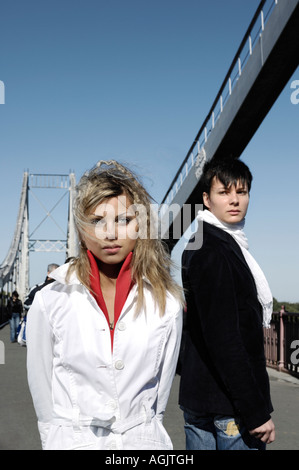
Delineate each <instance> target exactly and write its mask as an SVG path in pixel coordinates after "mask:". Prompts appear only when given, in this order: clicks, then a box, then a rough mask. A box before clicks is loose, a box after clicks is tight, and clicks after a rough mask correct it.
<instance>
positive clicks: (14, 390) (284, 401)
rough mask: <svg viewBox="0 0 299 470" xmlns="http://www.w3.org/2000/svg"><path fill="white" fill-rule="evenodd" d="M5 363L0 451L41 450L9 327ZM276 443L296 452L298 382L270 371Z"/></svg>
mask: <svg viewBox="0 0 299 470" xmlns="http://www.w3.org/2000/svg"><path fill="white" fill-rule="evenodd" d="M0 341H2V343H0V344H1V345H2V346H3V344H4V349H5V361H4V362H5V363H4V364H1V362H2V361H0V450H40V449H41V446H40V440H39V434H38V431H37V426H36V417H35V413H34V409H33V405H32V401H31V396H30V393H29V390H28V385H27V378H26V351H27V350H26V348H25V347H21V346H20V345H19V344H17V343H14V344H11V343H10V341H9V326H5V327H4V328H2V329H1V330H0ZM0 359H1V358H0ZM269 375H270V380H271V391H272V401H273V405H274V408H275V412H274V414H273V420H274V422H275V426H276V441H275V442H274V443H273V444H271V445H270V446H269V447H268V449H269V450H270V449H271V450H299V439H298V422H299V380H297V379H295V378H293V377H291V376H289V375H288V374H284V373H278V372H276V371H274V370H271V369H270V370H269ZM178 385H179V377H178V376H176V377H175V380H174V383H173V387H172V391H171V395H170V400H169V403H168V407H167V410H166V414H165V420H164V424H165V427H166V428H167V430H168V432H169V434H170V437H171V439H172V441H173V445H174V450H184V449H185V447H184V446H185V438H184V429H183V426H184V424H183V417H182V413H181V411H180V409H179V408H178V405H177V397H178Z"/></svg>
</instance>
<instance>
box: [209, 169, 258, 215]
mask: <svg viewBox="0 0 299 470" xmlns="http://www.w3.org/2000/svg"><path fill="white" fill-rule="evenodd" d="M203 201H204V205H205V206H206V207H207V208H208V209H209V210H210V211H211V212H212V214H214V215H215V217H217V219H218V220H220V221H221V222H224V223H226V224H237V223H238V222H241V221H242V220H243V219H244V217H245V216H246V213H247V209H248V204H249V192H248V188H247V185H246V186H244V185H243V184H241V182H240V181H238V183H237V184H236V185H233V184H232V185H231V186H229V187H225V186H224V184H223V183H221V181H219V180H218V179H217V178H216V177H214V179H213V182H212V186H211V190H210V194H208V193H203Z"/></svg>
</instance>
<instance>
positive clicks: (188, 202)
mask: <svg viewBox="0 0 299 470" xmlns="http://www.w3.org/2000/svg"><path fill="white" fill-rule="evenodd" d="M298 3H299V1H298V0H263V1H261V2H260V4H259V6H258V8H257V11H256V13H255V15H254V17H253V19H252V21H251V23H250V25H249V27H248V29H247V31H246V33H245V35H244V37H243V39H242V41H241V44H240V46H239V48H238V50H237V52H236V55H235V57H234V59H233V61H232V64H231V66H230V68H229V70H228V72H227V75H226V76H225V78H224V81H223V83H222V85H221V87H220V90H219V92H218V94H217V96H216V98H215V100H214V102H213V104H212V106H211V109H210V111H209V113H208V115H207V117H206V119H205V120H204V122H203V124H202V126H201V128H200V129H199V131H198V133H197V135H196V137H195V139H194V141H193V142H192V145H191V147H190V149H189V151H188V152H187V155H186V157H185V159H184V160H183V162H182V164H181V166H180V168H179V169H178V171H177V173H176V175H175V177H174V179H173V181H172V183H171V185H170V187H169V189H168V190H167V192H166V194H165V196H164V198H163V201H162V203H161V206H160V220H161V235H162V238H163V239H164V240H165V242H166V243H167V244H168V246H169V249H170V250H172V249H173V247H174V246H175V245H176V243H177V242H178V241H179V238H178V236H177V234H181V235H182V234H183V233H184V232H185V231H186V230H187V229H188V227H189V225H190V222H191V221H192V220H194V218H195V216H196V212H197V211H196V208H197V207H198V204H201V203H202V197H201V194H202V191H201V188H200V181H199V180H200V176H201V173H202V169H203V165H204V163H205V161H207V160H210V159H211V158H222V157H225V156H233V157H235V158H239V157H240V155H241V153H242V152H243V150H244V149H245V147H246V146H247V144H248V143H249V141H250V140H251V138H252V137H253V135H254V134H255V132H256V131H257V129H258V127H259V126H260V124H261V123H262V121H263V120H264V119H265V117H266V115H267V114H268V112H269V110H270V109H271V107H272V106H273V104H274V103H275V101H276V99H277V98H278V96H279V94H280V93H281V91H282V90H283V88H284V87H285V85H286V84H287V82H288V80H289V79H290V78H291V76H292V75H293V73H294V71H295V70H296V68H297V67H298V64H299V35H298V31H299V5H298ZM184 210H185V213H184ZM190 210H191V212H189V211H190ZM184 215H185V216H184Z"/></svg>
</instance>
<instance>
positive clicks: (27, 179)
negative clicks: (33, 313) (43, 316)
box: [0, 172, 78, 324]
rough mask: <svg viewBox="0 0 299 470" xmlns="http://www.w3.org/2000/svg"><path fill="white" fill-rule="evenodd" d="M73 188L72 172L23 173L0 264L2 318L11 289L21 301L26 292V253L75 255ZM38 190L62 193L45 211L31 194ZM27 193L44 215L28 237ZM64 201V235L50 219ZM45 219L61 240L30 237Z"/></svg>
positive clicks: (27, 283)
mask: <svg viewBox="0 0 299 470" xmlns="http://www.w3.org/2000/svg"><path fill="white" fill-rule="evenodd" d="M75 186H76V178H75V174H74V173H70V174H69V175H61V174H29V173H28V172H25V173H24V175H23V182H22V190H21V198H20V204H19V212H18V217H17V223H16V228H15V232H14V236H13V239H12V242H11V245H10V248H9V250H8V254H7V256H6V258H5V259H4V261H3V262H2V264H1V265H0V289H1V299H0V307H1V310H0V314H1V313H2V316H3V309H4V308H5V305H6V301H7V296H8V295H9V294H10V293H11V292H12V290H14V289H16V290H17V291H18V292H19V295H20V298H21V300H24V298H25V296H26V294H27V292H28V289H29V253H30V252H56V253H57V252H59V253H61V252H64V253H65V256H66V258H68V257H71V256H76V255H77V252H78V243H77V236H76V230H75V224H74V219H73V211H72V207H73V202H74V197H75V191H76V189H75ZM42 188H46V189H55V190H63V194H62V196H61V197H60V198H59V199H58V201H57V202H56V203H55V204H54V205H53V206H52V207H51V209H50V210H48V209H47V207H46V206H45V204H44V203H43V202H42V201H41V200H40V199H39V198H38V197H37V195H36V194H35V189H42ZM29 194H30V196H32V197H34V198H35V199H36V201H37V202H38V203H39V205H40V206H41V207H42V209H43V210H44V211H45V216H44V217H43V219H42V220H41V221H40V222H39V223H38V224H37V226H36V227H35V228H34V230H33V231H31V233H30V234H29V202H28V201H29ZM65 198H68V212H67V230H66V233H65V230H63V228H62V227H61V226H60V224H58V223H57V221H56V220H55V218H54V217H53V211H54V209H55V208H56V207H57V206H58V205H59V204H60V202H61V201H62V200H63V199H65ZM46 220H50V221H51V222H52V223H53V224H54V225H55V228H56V229H58V230H59V231H60V232H61V233H60V235H61V234H63V237H61V236H60V237H59V238H58V237H57V238H55V239H53V238H51V239H41V238H40V239H39V238H33V235H34V234H35V233H36V231H37V230H38V229H39V228H40V227H41V225H42V224H43V223H44V222H45V221H46ZM0 324H1V318H0Z"/></svg>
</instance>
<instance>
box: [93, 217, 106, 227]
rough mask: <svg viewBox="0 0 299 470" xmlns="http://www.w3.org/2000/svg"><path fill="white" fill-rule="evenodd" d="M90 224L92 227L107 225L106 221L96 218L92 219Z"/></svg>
mask: <svg viewBox="0 0 299 470" xmlns="http://www.w3.org/2000/svg"><path fill="white" fill-rule="evenodd" d="M90 223H91V224H92V225H98V224H99V225H104V224H105V220H104V219H97V218H94V219H91V220H90Z"/></svg>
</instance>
